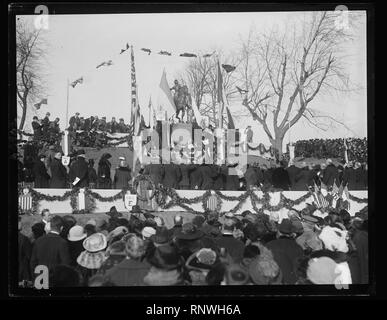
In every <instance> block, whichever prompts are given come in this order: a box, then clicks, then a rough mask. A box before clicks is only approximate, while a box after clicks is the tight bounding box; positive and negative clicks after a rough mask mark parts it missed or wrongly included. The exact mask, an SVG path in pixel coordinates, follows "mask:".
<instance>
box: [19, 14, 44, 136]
mask: <svg viewBox="0 0 387 320" xmlns="http://www.w3.org/2000/svg"><path fill="white" fill-rule="evenodd" d="M44 57H45V42H44V40H43V39H42V36H41V29H35V28H34V25H33V24H32V23H30V21H29V20H23V19H21V18H18V20H17V23H16V73H17V77H16V81H17V87H16V94H17V102H18V106H19V107H20V109H21V118H20V123H19V130H23V127H24V124H25V120H26V115H27V109H28V108H29V107H30V106H31V104H32V103H36V102H38V101H37V100H39V99H41V98H42V97H41V95H42V93H43V92H44V89H45V86H44V81H43V71H42V70H43V68H42V64H43V63H44Z"/></svg>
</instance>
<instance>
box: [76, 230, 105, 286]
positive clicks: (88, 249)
mask: <svg viewBox="0 0 387 320" xmlns="http://www.w3.org/2000/svg"><path fill="white" fill-rule="evenodd" d="M106 246H107V240H106V237H105V235H104V234H102V233H94V234H92V235H91V236H89V237H87V238H86V239H85V240H84V241H83V248H84V249H85V250H84V251H82V252H81V254H80V255H79V256H78V258H77V263H78V268H79V270H80V272H81V274H82V276H83V281H84V284H85V285H87V282H88V280H89V278H90V277H91V276H93V275H94V274H96V273H97V271H98V269H99V268H100V267H101V265H102V263H103V262H104V261H105V259H106V257H105V249H106Z"/></svg>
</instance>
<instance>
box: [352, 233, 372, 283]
mask: <svg viewBox="0 0 387 320" xmlns="http://www.w3.org/2000/svg"><path fill="white" fill-rule="evenodd" d="M352 241H353V243H354V244H355V246H356V259H355V261H354V262H355V263H356V267H357V270H358V277H357V279H355V281H354V279H352V282H353V283H359V284H368V282H369V278H368V264H369V260H368V232H366V231H363V230H356V232H355V233H354V235H353V237H352Z"/></svg>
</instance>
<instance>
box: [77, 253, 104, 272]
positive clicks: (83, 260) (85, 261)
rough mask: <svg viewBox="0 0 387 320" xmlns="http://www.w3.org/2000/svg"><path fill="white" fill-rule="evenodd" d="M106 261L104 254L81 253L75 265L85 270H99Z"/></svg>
mask: <svg viewBox="0 0 387 320" xmlns="http://www.w3.org/2000/svg"><path fill="white" fill-rule="evenodd" d="M105 260H106V256H105V253H104V252H102V251H100V252H89V251H82V252H81V254H80V255H79V256H78V258H77V263H78V264H79V265H80V266H82V267H84V268H86V269H99V268H101V266H102V263H103V262H104V261H105Z"/></svg>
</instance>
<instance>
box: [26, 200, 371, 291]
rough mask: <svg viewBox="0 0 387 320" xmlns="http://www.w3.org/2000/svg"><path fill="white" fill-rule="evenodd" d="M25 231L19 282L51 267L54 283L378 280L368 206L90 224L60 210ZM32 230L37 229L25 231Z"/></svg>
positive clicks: (112, 217)
mask: <svg viewBox="0 0 387 320" xmlns="http://www.w3.org/2000/svg"><path fill="white" fill-rule="evenodd" d="M41 215H42V221H41V222H38V223H35V224H34V225H32V227H31V233H32V236H31V238H29V237H27V236H26V235H25V234H23V233H22V231H21V230H22V225H21V222H20V218H19V284H20V285H21V286H23V287H28V286H32V285H33V280H34V277H35V276H36V275H35V273H34V270H35V267H36V266H38V265H45V266H47V267H48V269H49V274H50V277H49V287H50V288H55V287H77V286H88V287H103V286H105V287H115V286H123V287H125V286H178V285H202V286H203V285H204V286H206V285H208V286H214V285H215V286H217V285H279V284H285V285H294V284H296V285H304V284H316V285H319V284H328V285H329V284H330V285H334V284H335V285H346V284H367V283H368V213H367V212H365V211H363V212H358V213H357V214H356V215H355V216H353V217H351V216H350V214H349V213H348V212H347V211H345V210H340V211H339V212H338V211H332V212H329V213H325V215H323V214H322V212H321V211H319V210H318V209H313V210H311V209H310V207H307V208H305V209H303V210H302V211H296V210H293V209H291V210H289V211H288V213H287V217H285V218H283V219H282V220H281V221H280V220H278V219H276V218H274V216H268V215H265V214H261V215H257V214H252V213H251V212H250V211H245V212H243V213H242V215H240V216H235V215H234V214H231V213H226V214H225V215H224V216H222V217H220V216H219V215H218V213H216V212H208V213H206V214H199V215H195V216H194V217H193V219H192V220H190V221H185V219H186V218H183V217H182V216H181V215H179V214H177V215H175V216H174V222H173V225H171V226H169V227H167V226H166V224H165V221H164V219H163V217H162V214H161V215H160V216H155V215H153V214H152V213H149V212H142V211H141V209H140V208H139V207H138V206H134V207H133V208H132V210H131V213H130V217H129V218H126V217H124V216H122V214H121V213H120V212H117V210H116V208H115V207H112V208H111V209H110V212H108V213H107V215H108V216H109V219H108V220H98V221H96V220H94V219H91V220H89V221H88V222H87V223H86V224H85V225H81V224H79V223H78V222H77V220H76V218H75V217H74V216H72V215H66V216H59V215H51V214H50V212H49V211H48V210H47V209H45V210H43V211H42V212H41ZM23 232H24V233H25V232H28V231H26V230H23Z"/></svg>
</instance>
